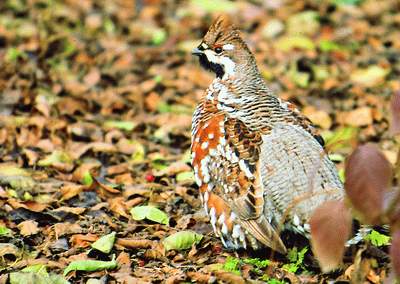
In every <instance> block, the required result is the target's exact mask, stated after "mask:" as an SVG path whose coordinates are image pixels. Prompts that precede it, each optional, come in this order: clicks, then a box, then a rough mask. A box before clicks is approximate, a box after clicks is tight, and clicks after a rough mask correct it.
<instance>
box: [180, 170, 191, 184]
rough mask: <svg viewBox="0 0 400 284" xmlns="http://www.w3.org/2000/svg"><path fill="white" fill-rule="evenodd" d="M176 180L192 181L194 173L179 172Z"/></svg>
mask: <svg viewBox="0 0 400 284" xmlns="http://www.w3.org/2000/svg"><path fill="white" fill-rule="evenodd" d="M176 181H177V182H182V181H194V174H193V172H192V171H190V172H182V173H179V174H177V175H176Z"/></svg>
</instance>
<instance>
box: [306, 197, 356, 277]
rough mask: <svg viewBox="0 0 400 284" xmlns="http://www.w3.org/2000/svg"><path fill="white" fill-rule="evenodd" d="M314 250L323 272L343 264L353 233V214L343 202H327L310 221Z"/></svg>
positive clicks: (315, 212) (316, 211)
mask: <svg viewBox="0 0 400 284" xmlns="http://www.w3.org/2000/svg"><path fill="white" fill-rule="evenodd" d="M310 227H311V245H312V250H313V253H314V255H315V256H316V258H317V259H318V262H319V264H320V266H321V269H322V271H323V272H328V271H331V270H333V269H336V268H337V267H338V266H339V264H340V263H341V262H342V258H343V253H344V248H345V247H344V245H345V242H346V240H347V238H348V237H349V235H350V231H351V214H350V211H349V210H348V209H347V208H346V206H345V205H344V203H343V201H327V202H325V203H324V204H322V205H321V206H319V207H318V208H317V209H316V210H315V211H314V212H313V214H312V216H311V219H310Z"/></svg>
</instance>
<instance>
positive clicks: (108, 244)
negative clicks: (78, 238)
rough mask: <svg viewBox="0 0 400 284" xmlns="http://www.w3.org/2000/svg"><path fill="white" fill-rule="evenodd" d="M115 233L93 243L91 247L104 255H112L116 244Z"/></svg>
mask: <svg viewBox="0 0 400 284" xmlns="http://www.w3.org/2000/svg"><path fill="white" fill-rule="evenodd" d="M115 235H116V233H115V232H112V233H110V234H108V235H105V236H102V237H101V238H100V239H98V240H97V241H95V242H94V243H92V245H91V247H92V248H94V249H96V250H98V251H101V252H103V253H106V254H108V253H110V252H111V249H112V248H113V245H114V242H115Z"/></svg>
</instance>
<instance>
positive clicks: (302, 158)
mask: <svg viewBox="0 0 400 284" xmlns="http://www.w3.org/2000/svg"><path fill="white" fill-rule="evenodd" d="M314 138H315V137H313V135H312V133H310V132H308V131H306V130H305V129H304V128H303V127H301V126H299V125H293V124H285V123H277V124H276V125H274V127H273V129H271V131H270V132H269V133H268V134H265V135H262V144H261V147H260V150H261V154H260V159H259V163H260V164H259V168H260V172H259V174H260V178H261V183H262V187H263V192H264V196H265V199H266V200H268V201H269V202H270V203H269V204H268V206H270V207H271V210H272V211H273V212H274V213H276V216H278V218H276V216H269V217H270V218H276V219H278V220H277V221H278V222H283V220H282V219H281V218H283V217H284V215H287V216H291V217H294V218H296V219H297V220H298V219H300V220H301V221H307V220H308V218H309V217H310V215H311V214H312V212H313V210H314V209H315V208H316V207H317V206H318V205H320V204H321V203H323V202H324V201H326V200H330V199H339V198H343V194H344V192H343V185H342V183H341V181H340V179H339V177H338V173H337V170H336V167H335V165H334V164H333V163H332V161H330V160H329V158H328V156H327V154H326V153H325V151H324V149H323V148H322V146H321V145H320V144H319V143H318V141H317V140H316V139H314ZM267 211H270V210H267ZM266 213H267V212H266ZM294 223H298V222H296V221H295V222H294Z"/></svg>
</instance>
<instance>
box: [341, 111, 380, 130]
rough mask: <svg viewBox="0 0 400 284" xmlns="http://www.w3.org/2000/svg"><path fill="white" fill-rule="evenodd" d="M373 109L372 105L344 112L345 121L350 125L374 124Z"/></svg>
mask: <svg viewBox="0 0 400 284" xmlns="http://www.w3.org/2000/svg"><path fill="white" fill-rule="evenodd" d="M372 122H373V118H372V111H371V108H370V107H360V108H357V109H355V110H352V111H350V112H347V113H345V114H344V123H345V124H347V125H349V126H354V127H359V126H367V125H370V124H372Z"/></svg>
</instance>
